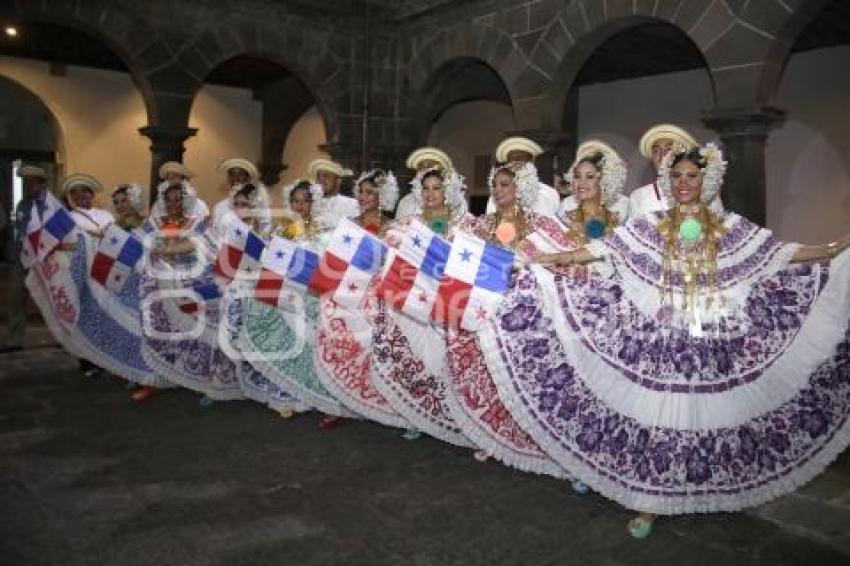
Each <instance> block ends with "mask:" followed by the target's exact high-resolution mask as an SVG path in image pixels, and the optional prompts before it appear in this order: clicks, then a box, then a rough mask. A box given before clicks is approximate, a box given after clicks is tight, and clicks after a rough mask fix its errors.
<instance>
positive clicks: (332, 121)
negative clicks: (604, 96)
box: [3, 0, 826, 222]
mask: <svg viewBox="0 0 850 566" xmlns="http://www.w3.org/2000/svg"><path fill="white" fill-rule="evenodd" d="M825 3H826V0H759V1H758V2H756V1H745V0H533V1H532V0H515V1H508V0H468V1H465V2H450V3H434V2H431V3H429V2H418V3H410V2H402V3H401V6H402V7H401V8H398V7H397V6H398V3H393V2H384V3H381V2H374V1H372V2H369V3H368V5H369V7H368V12H369V14H368V15H369V18H368V19H367V18H366V11H367V9H364V8H363V7H364V6H366V5H367V2H364V3H363V4H362V5H360V7H359V9H358V5H357V4H356V3H327V2H325V3H318V4H312V3H310V2H304V1H303V0H291V1H287V0H282V1H277V2H275V1H271V0H245V1H237V0H222V1H213V0H182V1H180V2H173V1H167V0H148V1H146V2H135V1H131V0H114V1H108V0H50V1H48V0H43V1H28V0H18V1H17V2H16V3H14V4H11V5H9V6H8V7H5V6H4V8H3V9H4V10H5V11H8V12H10V13H8V14H4V15H5V16H8V17H10V18H12V19H15V20H18V21H20V22H21V23H22V24H26V22H39V21H49V22H53V23H60V24H64V25H67V26H70V27H73V28H76V29H79V30H82V31H85V32H87V33H89V34H91V35H93V36H95V37H97V38H99V39H101V40H102V41H103V42H104V43H105V44H106V45H108V46H109V47H110V48H111V49H113V50H114V51H115V52H116V54H117V55H118V56H119V57H120V58H121V59H122V60H123V61H124V62H125V64H126V66H127V68H128V69H129V72H130V74H131V76H132V78H133V81H134V82H135V84H136V85H137V86H138V88H139V90H140V92H141V93H142V96H143V98H144V101H145V107H146V111H147V116H148V124H147V126H146V127H145V128H143V129H142V132H143V133H144V134H145V135H147V136H148V137H149V138H150V139H151V151H152V170H153V169H155V168H156V167H157V166H158V164H159V163H161V162H162V161H163V160H166V159H179V158H180V157H181V156H182V152H183V142H184V141H185V140H186V139H187V138H188V137H190V136H192V135H193V134H194V131H193V130H192V129H191V128H189V127H188V119H189V111H190V108H191V104H192V100H193V98H194V96H195V94H196V92H197V91H198V89H199V88H200V86H201V85H202V84H203V82H204V80H205V78H206V77H207V76H208V75H209V73H210V72H211V71H212V70H213V69H215V68H216V67H217V66H218V65H220V64H221V63H223V62H225V61H227V60H229V59H232V58H234V57H237V56H242V55H251V56H259V57H263V58H267V59H268V60H270V61H273V62H275V63H278V64H280V65H281V66H282V67H284V68H285V69H287V70H289V71H290V72H291V73H293V74H294V75H295V76H297V78H298V79H299V80H300V82H301V83H303V85H304V87H305V88H306V89H307V91H309V93H311V94H312V96H313V98H314V101H315V104H316V107H317V108H318V109H319V112H320V114H321V116H322V119H323V121H324V123H325V129H326V132H327V140H328V145H327V150H328V151H329V152H330V153H331V154H332V155H334V156H335V157H337V158H339V159H341V160H342V161H344V162H345V163H346V164H348V165H351V166H354V167H356V168H359V167H361V166H368V165H371V164H376V163H380V164H383V165H385V166H389V167H398V166H399V165H400V164H401V163H402V161H403V158H404V156H405V155H406V153H407V152H408V151H410V149H412V148H414V147H415V146H417V145H419V144H421V143H424V141H425V140H427V136H428V130H429V129H430V125H431V124H430V123H429V119H431V118H432V117H433V116H434V115H435V113H438V112H439V111H440V109H441V106H445V105H446V104H447V100H448V101H450V98H451V96H452V93H453V92H455V94H456V89H452V88H451V87H447V86H446V85H449V84H450V83H451V82H452V81H463V80H464V78H465V73H463V72H458V69H459V67H458V62H464V61H466V62H475V63H476V64H477V65H481V64H484V65H486V66H487V67H489V68H490V69H491V70H492V72H493V76H494V77H495V78H496V79H498V80H491V81H489V82H490V84H492V85H496V86H493V87H491V88H490V90H492V92H490V93H487V92H484V93H479V95H481V96H482V97H483V98H485V99H491V100H496V101H499V100H503V99H504V97H505V93H507V96H508V98H509V102H510V103H511V106H512V108H513V112H514V118H515V125H516V128H517V131H518V132H522V133H524V134H525V135H528V136H530V137H533V138H535V139H537V140H538V141H540V142H541V143H543V144H544V145H545V146H546V147H547V149H548V150H549V153H547V154H546V157H545V159H547V160H548V162H549V164H551V163H553V162H554V161H553V160H552V159H551V158H552V156H557V155H558V153H559V152H560V153H562V154H565V153H568V151H569V148H570V147H572V146H573V145H574V143H575V131H574V123H575V120H574V112H575V110H576V109H575V108H574V105H572V106H571V105H570V104H568V99H569V97H570V92H571V89H572V87H573V85H574V82H575V79H576V76H577V74H578V73H579V71H580V69H581V68H582V66H583V64H584V63H585V62H586V61H587V59H588V57H589V56H590V55H591V54H592V53H593V52H594V50H595V49H597V48H598V47H599V46H600V45H602V44H603V43H604V42H605V41H606V40H607V39H609V38H611V37H612V36H613V35H614V34H617V33H619V32H622V31H624V30H628V29H630V28H633V27H636V26H640V25H643V24H645V23H648V22H663V23H665V24H667V25H670V26H673V27H675V28H676V29H678V30H680V31H681V32H682V34H684V35H686V36H687V37H688V38H690V40H691V41H692V42H693V44H694V45H695V46H696V48H697V49H698V50H699V52H700V53H701V54H702V56H703V59H704V61H705V65H706V68H707V71H708V73H709V76H710V79H711V89H712V92H711V95H712V96H711V99H712V100H713V105H712V106H711V107H708V108H705V109H704V121H705V124H706V125H707V126H708V127H710V128H712V129H713V130H715V131H717V132H718V134H719V136H720V138H721V140H722V141H723V142H724V143H725V145H726V147H727V149H728V150H729V154H730V155H729V157H730V175H729V179H730V182H729V183H728V186H727V189H728V190H727V193H726V194H725V196H726V199H727V201H728V202H729V203H730V204H731V206H732V207H733V208H735V209H737V210H739V211H741V212H743V213H745V214H747V215H748V216H750V217H752V218H754V219H755V220H757V221H762V222H763V221H764V209H765V194H764V193H765V190H764V145H765V141H766V139H767V136H768V133H769V131H770V130H771V128H773V127H774V126H775V125H777V124H779V123H781V122H782V120H783V117H784V113H783V112H782V110H780V109H776V108H774V107H773V106H772V104H773V103H774V100H775V97H776V92H777V88H778V85H779V81H780V79H781V76H782V70H783V68H784V66H785V63H786V61H787V58H788V55H789V53H790V50H791V47H792V46H793V44H794V41H795V40H796V38H797V36H798V35H799V33H800V32H801V31H802V30H803V29H804V28H805V26H806V25H807V24H808V23H809V22H810V21H811V20H812V19H813V18H814V17H815V16H816V15H817V14H818V13H819V11H820V9H821V8H822V7H823V6H824V5H825ZM334 6H343V7H342V8H340V7H334ZM367 22H368V27H367ZM460 69H461V71H462V70H463V66H462V65H461V66H460ZM435 85H436V86H440V87H441V89H442V90H441V91H442V92H445V93H446V94H445V96H446V97H448V98H441V97H440V96H435V95H434V87H435ZM497 86H500V87H501V88H497ZM367 87H368V88H367ZM275 104H278V102H275ZM301 104H302V105H303V101H302V102H301ZM278 110H279V109H278ZM283 114H284V115H285V112H284V113H283ZM290 122H292V121H291V120H290ZM364 123H366V124H367V125H368V128H367V129H366V131H365V132H364V131H363V124H364ZM264 138H268V139H269V140H270V141H269V143H277V144H279V143H280V139H281V136H273V135H267V134H264ZM364 143H365V147H364ZM279 154H280V152H279V151H276V150H275V151H264V152H263V155H264V156H265V155H279ZM560 161H568V159H566V157H564V158H563V159H561V160H560ZM542 165H543V168H544V169H545V168H546V166H547V164H546V163H543V164H542ZM275 167H276V165H275V164H273V163H265V162H264V163H263V169H264V171H266V170H267V171H270V172H272V173H273V172H274V171H275Z"/></svg>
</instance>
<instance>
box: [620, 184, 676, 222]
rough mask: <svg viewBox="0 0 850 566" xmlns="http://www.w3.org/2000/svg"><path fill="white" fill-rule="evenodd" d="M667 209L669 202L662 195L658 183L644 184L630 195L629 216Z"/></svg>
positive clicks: (633, 216)
mask: <svg viewBox="0 0 850 566" xmlns="http://www.w3.org/2000/svg"><path fill="white" fill-rule="evenodd" d="M665 210H667V204H666V203H665V202H664V199H663V198H662V196H661V190H660V189H659V188H658V184H657V183H650V184H648V185H644V186H643V187H640V188H639V189H635V190H634V191H632V194H631V195H629V216H631V217H632V218H636V217H638V216H641V215H643V214H649V213H652V212H659V211H660V212H663V211H665Z"/></svg>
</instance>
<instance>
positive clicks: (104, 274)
mask: <svg viewBox="0 0 850 566" xmlns="http://www.w3.org/2000/svg"><path fill="white" fill-rule="evenodd" d="M143 254H144V246H142V242H141V241H139V239H138V238H136V237H135V236H134V235H132V234H131V233H130V232H126V231H124V230H123V229H122V228H120V227H118V226H116V225H115V224H110V225H109V226H108V227H107V228H106V231H105V232H104V234H103V238H102V239H101V240H100V245H98V248H97V252H96V253H95V255H94V260H93V261H92V264H91V278H92V279H94V280H95V281H97V282H98V283H100V284H101V285H103V286H104V287H106V288H107V289H111V290H113V291H118V290H120V289H121V288H122V287H124V283H126V282H127V279H128V278H129V276H130V274H131V273H132V272H133V271H135V270H136V268H137V267H138V265H139V260H141V259H142V255H143Z"/></svg>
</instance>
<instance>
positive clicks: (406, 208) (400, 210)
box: [395, 193, 419, 220]
mask: <svg viewBox="0 0 850 566" xmlns="http://www.w3.org/2000/svg"><path fill="white" fill-rule="evenodd" d="M418 209H419V206H418V205H417V204H416V196H415V195H414V194H413V193H408V194H406V195H405V196H404V197H402V199H401V200H400V201H398V207H396V209H395V217H396V220H402V219H404V218H407V217H408V216H414V215H415V214H416V212H417V210H418Z"/></svg>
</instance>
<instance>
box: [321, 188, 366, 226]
mask: <svg viewBox="0 0 850 566" xmlns="http://www.w3.org/2000/svg"><path fill="white" fill-rule="evenodd" d="M359 215H360V205H359V204H357V199H354V198H351V197H347V196H344V195H340V194H336V195H334V196H332V197H329V198H325V199H323V200H322V220H323V221H324V222H325V223H326V224H327V225H328V226H331V227H334V228H335V227H336V225H337V224H339V221H340V220H342V219H343V218H355V217H357V216H359Z"/></svg>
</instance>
